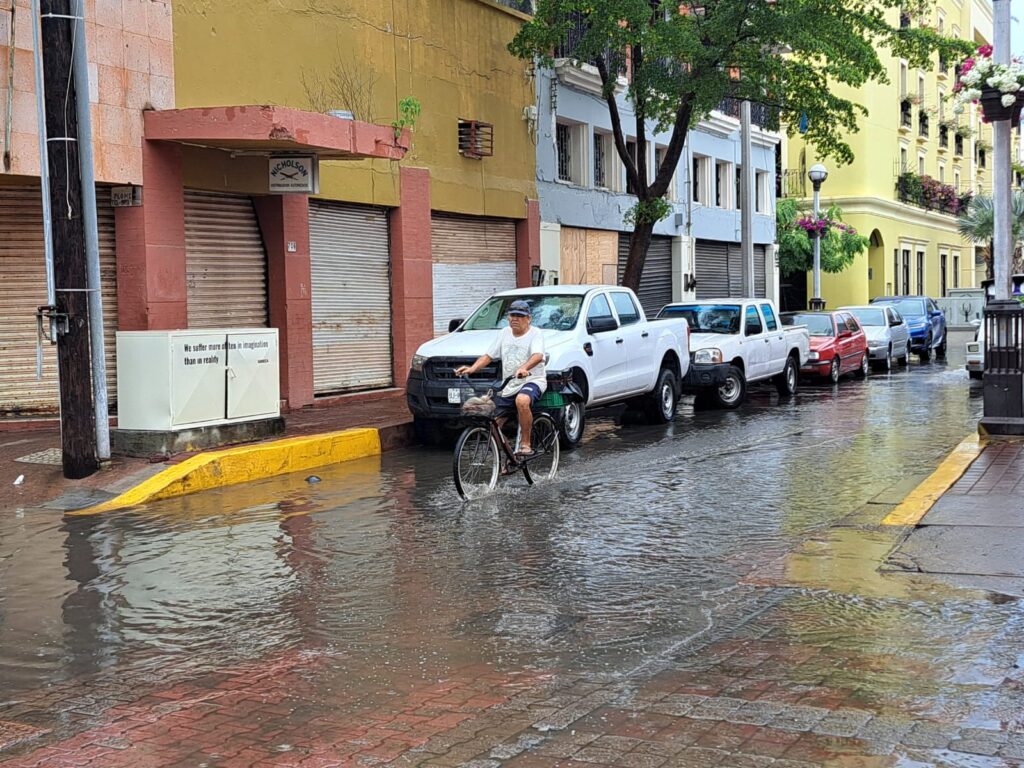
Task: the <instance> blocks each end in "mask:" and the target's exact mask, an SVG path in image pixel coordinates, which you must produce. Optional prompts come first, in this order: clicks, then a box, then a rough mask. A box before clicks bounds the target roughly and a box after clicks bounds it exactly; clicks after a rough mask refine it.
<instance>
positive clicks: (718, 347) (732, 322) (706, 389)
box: [659, 299, 811, 408]
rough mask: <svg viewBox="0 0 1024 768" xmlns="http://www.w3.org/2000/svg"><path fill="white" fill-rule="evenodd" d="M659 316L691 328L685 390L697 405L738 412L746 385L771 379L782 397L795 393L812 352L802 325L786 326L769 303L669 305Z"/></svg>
mask: <svg viewBox="0 0 1024 768" xmlns="http://www.w3.org/2000/svg"><path fill="white" fill-rule="evenodd" d="M659 317H667V318H668V317H682V318H685V319H686V321H687V322H688V323H689V326H690V350H691V352H690V354H691V360H690V370H689V373H688V374H687V376H686V378H685V379H684V380H683V391H684V392H689V393H692V394H695V395H696V396H697V400H698V402H701V403H705V404H709V405H715V406H718V407H720V408H737V407H739V406H740V404H741V403H742V402H743V400H744V399H745V398H746V395H747V385H748V384H751V383H753V382H757V381H765V380H768V379H771V380H772V381H773V382H774V384H775V387H776V389H778V392H779V395H781V396H782V397H790V396H792V395H793V394H794V393H795V392H796V386H797V380H798V377H799V373H800V367H801V366H802V365H803V364H804V363H805V362H806V361H807V356H808V355H809V354H810V344H811V342H810V336H808V334H807V328H806V327H804V326H802V325H796V326H792V325H791V326H786V327H783V325H782V323H781V321H780V320H779V312H778V310H777V309H776V308H775V304H774V303H773V302H771V301H769V300H768V299H716V300H713V301H691V302H682V303H678V304H669V305H667V306H666V307H664V308H663V309H662V310H661V313H660V315H659Z"/></svg>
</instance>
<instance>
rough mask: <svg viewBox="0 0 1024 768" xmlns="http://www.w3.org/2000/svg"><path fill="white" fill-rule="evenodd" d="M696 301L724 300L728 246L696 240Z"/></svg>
mask: <svg viewBox="0 0 1024 768" xmlns="http://www.w3.org/2000/svg"><path fill="white" fill-rule="evenodd" d="M694 269H695V272H696V279H697V298H698V299H701V300H703V299H724V298H728V297H729V296H730V293H729V244H728V243H723V242H719V241H717V240H698V241H697V244H696V246H695V248H694Z"/></svg>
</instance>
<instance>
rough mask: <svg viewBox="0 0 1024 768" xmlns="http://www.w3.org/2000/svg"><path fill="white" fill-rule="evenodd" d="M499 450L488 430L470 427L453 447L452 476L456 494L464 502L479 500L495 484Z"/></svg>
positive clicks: (492, 488)
mask: <svg viewBox="0 0 1024 768" xmlns="http://www.w3.org/2000/svg"><path fill="white" fill-rule="evenodd" d="M499 464H500V462H499V457H498V446H497V444H496V443H495V442H494V437H493V436H492V435H491V431H490V430H489V429H488V428H487V427H469V428H467V429H466V430H465V431H464V432H463V433H462V434H461V435H460V436H459V441H458V442H457V443H456V444H455V456H454V457H453V459H452V475H453V477H454V478H455V490H457V491H458V492H459V496H461V497H462V498H463V499H466V500H467V501H468V500H470V499H478V498H480V497H481V496H484V495H486V494H488V493H490V492H491V491H493V490H494V487H495V486H496V485H497V484H498V469H499Z"/></svg>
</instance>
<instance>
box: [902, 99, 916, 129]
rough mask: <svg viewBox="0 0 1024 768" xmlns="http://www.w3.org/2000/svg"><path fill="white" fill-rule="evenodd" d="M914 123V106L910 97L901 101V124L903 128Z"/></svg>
mask: <svg viewBox="0 0 1024 768" xmlns="http://www.w3.org/2000/svg"><path fill="white" fill-rule="evenodd" d="M913 124H914V107H913V105H912V104H911V103H910V99H903V101H901V102H900V125H901V126H902V127H903V128H910V127H911V126H912V125H913Z"/></svg>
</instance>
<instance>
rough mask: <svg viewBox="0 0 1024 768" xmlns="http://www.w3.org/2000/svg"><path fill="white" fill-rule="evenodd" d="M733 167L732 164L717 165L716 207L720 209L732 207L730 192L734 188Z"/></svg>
mask: <svg viewBox="0 0 1024 768" xmlns="http://www.w3.org/2000/svg"><path fill="white" fill-rule="evenodd" d="M731 166H732V163H715V205H716V206H718V207H719V208H729V207H731V205H730V201H729V190H730V189H731V188H732V186H733V175H732V173H730V168H731Z"/></svg>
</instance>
